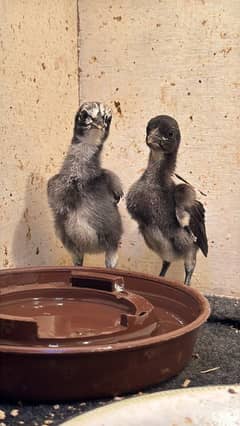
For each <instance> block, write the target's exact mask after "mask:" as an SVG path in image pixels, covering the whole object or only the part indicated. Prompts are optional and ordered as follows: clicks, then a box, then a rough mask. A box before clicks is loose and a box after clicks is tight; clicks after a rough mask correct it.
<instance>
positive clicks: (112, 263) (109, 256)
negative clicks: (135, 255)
mask: <svg viewBox="0 0 240 426" xmlns="http://www.w3.org/2000/svg"><path fill="white" fill-rule="evenodd" d="M117 261H118V254H117V250H114V249H111V250H108V251H106V254H105V265H106V268H115V267H116V265H117Z"/></svg>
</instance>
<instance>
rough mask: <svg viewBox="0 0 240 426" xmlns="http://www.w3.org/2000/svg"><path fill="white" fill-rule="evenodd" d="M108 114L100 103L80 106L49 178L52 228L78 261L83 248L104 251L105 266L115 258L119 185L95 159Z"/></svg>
mask: <svg viewBox="0 0 240 426" xmlns="http://www.w3.org/2000/svg"><path fill="white" fill-rule="evenodd" d="M111 119H112V113H111V110H110V109H109V108H108V107H107V106H106V105H104V104H102V103H99V102H87V103H84V104H83V105H81V107H80V109H79V111H78V112H77V114H76V116H75V125H74V133H73V138H72V143H71V145H70V147H69V150H68V153H67V155H66V158H65V160H64V162H63V165H62V167H61V169H60V172H59V173H58V174H57V175H55V176H53V177H52V178H51V179H49V181H48V188H47V193H48V201H49V205H50V207H51V209H52V212H53V216H54V221H55V229H56V233H57V235H58V237H59V238H60V240H61V241H62V243H63V245H64V246H65V248H66V249H67V250H68V251H69V252H70V253H71V255H72V258H73V262H74V264H75V265H79V266H81V265H82V264H83V259H84V254H85V253H99V252H105V264H106V267H108V268H113V267H115V266H116V263H117V259H118V255H117V250H118V245H119V241H120V238H121V235H122V222H121V217H120V214H119V211H118V206H117V204H118V202H119V200H120V198H121V197H122V195H123V191H122V185H121V182H120V180H119V178H118V176H117V175H115V174H114V173H113V172H111V171H109V170H106V169H103V168H102V167H101V159H100V157H101V152H102V148H103V144H104V142H105V141H106V139H107V137H108V134H109V129H110V124H111Z"/></svg>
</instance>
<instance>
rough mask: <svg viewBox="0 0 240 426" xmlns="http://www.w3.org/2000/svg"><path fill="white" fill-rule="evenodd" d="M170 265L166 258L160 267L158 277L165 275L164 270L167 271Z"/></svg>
mask: <svg viewBox="0 0 240 426" xmlns="http://www.w3.org/2000/svg"><path fill="white" fill-rule="evenodd" d="M170 265H171V263H170V262H167V261H166V260H164V261H163V264H162V269H161V272H160V274H159V276H160V277H164V276H165V275H166V272H167V270H168V268H169V266H170Z"/></svg>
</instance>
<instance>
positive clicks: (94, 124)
mask: <svg viewBox="0 0 240 426" xmlns="http://www.w3.org/2000/svg"><path fill="white" fill-rule="evenodd" d="M92 125H93V126H94V127H95V128H96V129H99V130H103V129H104V126H103V125H102V124H98V123H92Z"/></svg>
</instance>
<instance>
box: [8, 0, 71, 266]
mask: <svg viewBox="0 0 240 426" xmlns="http://www.w3.org/2000/svg"><path fill="white" fill-rule="evenodd" d="M0 21H1V34H0V42H1V44H0V52H1V53H0V54H1V59H0V67H1V68H0V79H1V96H0V112H1V114H0V121H1V145H0V150H1V155H0V165H1V167H0V266H1V267H13V266H19V265H41V264H54V263H59V264H61V263H64V262H66V261H67V260H68V256H67V255H66V252H65V251H64V250H63V249H62V248H61V245H60V244H59V243H58V242H56V239H55V235H54V231H53V225H52V222H51V216H50V213H49V210H48V206H47V200H46V181H47V179H48V177H49V176H50V175H52V174H53V173H55V172H56V171H57V168H58V167H59V165H60V164H61V161H62V156H63V152H64V151H65V150H66V147H67V144H68V143H69V140H70V138H71V134H72V121H73V114H74V113H75V110H76V108H77V105H78V81H77V68H78V66H77V2H76V1H73V0H61V1H55V0H51V1H37V0H25V1H24V0H14V1H8V0H5V1H4V0H0Z"/></svg>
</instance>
